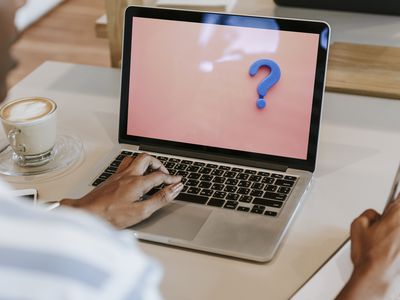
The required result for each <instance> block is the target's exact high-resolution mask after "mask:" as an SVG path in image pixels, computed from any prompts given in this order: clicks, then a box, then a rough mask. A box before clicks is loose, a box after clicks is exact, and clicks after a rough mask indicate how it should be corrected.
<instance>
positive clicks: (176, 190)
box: [172, 182, 183, 198]
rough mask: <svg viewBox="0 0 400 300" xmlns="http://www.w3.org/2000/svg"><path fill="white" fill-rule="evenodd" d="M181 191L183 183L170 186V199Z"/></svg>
mask: <svg viewBox="0 0 400 300" xmlns="http://www.w3.org/2000/svg"><path fill="white" fill-rule="evenodd" d="M182 189H183V183H182V182H179V183H177V184H175V185H173V186H172V197H174V198H175V197H176V196H178V194H179V193H180V192H181V191H182Z"/></svg>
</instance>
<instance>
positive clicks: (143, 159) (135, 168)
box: [127, 153, 169, 176]
mask: <svg viewBox="0 0 400 300" xmlns="http://www.w3.org/2000/svg"><path fill="white" fill-rule="evenodd" d="M148 169H152V170H160V171H161V172H163V173H165V174H169V172H168V170H167V169H166V168H165V166H164V165H163V164H162V162H161V161H159V160H158V159H157V158H155V157H153V156H151V155H148V154H146V153H141V154H139V155H138V157H137V158H136V159H135V160H134V162H133V163H132V164H131V165H130V167H129V168H128V169H127V171H129V172H130V174H131V175H134V176H140V175H143V174H144V173H145V172H146V171H147V170H148Z"/></svg>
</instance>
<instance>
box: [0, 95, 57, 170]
mask: <svg viewBox="0 0 400 300" xmlns="http://www.w3.org/2000/svg"><path fill="white" fill-rule="evenodd" d="M0 119H1V122H2V124H3V128H4V131H5V133H6V136H7V138H8V141H9V143H10V146H11V148H12V151H13V152H14V153H13V155H12V159H13V161H14V162H15V163H16V164H17V165H19V166H21V167H34V166H41V165H44V164H46V163H47V162H49V161H50V160H51V159H52V150H53V148H54V145H55V143H56V137H57V136H56V131H57V104H56V103H55V102H54V101H52V100H50V99H48V98H43V97H28V98H22V99H17V100H14V101H11V102H7V103H6V104H4V105H3V106H2V107H1V108H0Z"/></svg>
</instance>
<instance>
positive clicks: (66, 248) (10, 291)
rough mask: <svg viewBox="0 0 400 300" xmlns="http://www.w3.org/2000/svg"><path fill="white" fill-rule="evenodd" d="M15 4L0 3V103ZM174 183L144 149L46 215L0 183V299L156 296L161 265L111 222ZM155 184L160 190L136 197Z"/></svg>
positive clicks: (143, 207) (159, 202) (142, 207)
mask: <svg viewBox="0 0 400 300" xmlns="http://www.w3.org/2000/svg"><path fill="white" fill-rule="evenodd" d="M16 9H17V5H16V1H15V0H1V1H0V102H1V101H3V100H4V98H5V97H6V95H7V84H6V77H7V74H8V73H9V71H10V70H11V69H13V68H14V67H15V65H16V62H15V60H14V59H13V58H12V57H11V54H10V48H11V46H12V44H13V43H14V42H15V41H16V39H17V37H18V34H17V30H16V28H15V26H14V15H15V13H16ZM150 171H151V172H150ZM180 181H181V178H180V177H179V176H172V175H169V174H168V171H167V169H166V168H165V167H164V166H163V165H162V163H161V162H160V161H159V160H157V159H156V158H154V157H152V156H149V155H145V154H142V155H139V156H138V157H137V158H136V159H135V160H133V159H132V158H127V159H124V160H123V162H122V163H121V165H120V167H119V169H118V172H117V173H116V174H115V175H113V176H112V177H111V178H110V179H109V180H108V181H107V182H105V183H104V184H102V185H101V186H100V187H98V188H96V189H94V190H93V191H91V192H90V193H88V194H87V195H85V196H84V197H82V198H81V199H75V200H73V199H63V200H62V201H61V206H60V207H59V208H56V209H55V210H53V211H51V212H48V211H45V210H44V209H41V208H40V207H36V208H35V207H33V206H32V205H31V204H30V203H25V202H23V201H22V200H19V201H18V200H17V199H14V197H13V195H12V193H11V192H10V189H9V187H8V186H7V185H6V183H4V182H0V226H1V231H0V299H32V300H33V299H35V300H36V299H37V300H39V299H40V300H46V299H51V300H55V299H74V300H77V299H78V300H79V299H85V300H87V299H107V300H109V299H113V300H114V299H116V300H118V299H126V300H128V299H149V300H152V299H160V298H161V296H160V293H159V291H158V285H159V281H160V278H161V271H160V268H159V267H158V266H157V264H156V263H155V262H154V261H153V260H151V259H150V258H148V257H146V256H145V255H144V254H143V253H142V252H141V251H140V250H139V249H138V247H137V245H136V241H135V239H134V238H133V235H132V234H130V233H128V232H123V231H118V230H117V229H116V228H115V227H117V228H126V227H129V226H132V225H133V224H136V223H138V222H140V221H142V220H143V219H145V218H147V217H149V216H150V215H151V214H152V213H153V212H155V211H156V210H158V209H159V208H161V207H163V206H165V205H167V204H168V203H170V202H171V201H172V200H173V199H174V198H175V197H176V196H177V195H178V194H179V192H180V191H181V190H182V188H183V185H182V183H181V182H180ZM160 184H164V185H165V187H164V188H163V189H162V190H161V191H159V192H158V193H156V194H154V195H153V196H151V197H150V198H148V199H146V200H143V201H140V200H142V196H143V195H145V194H146V193H147V192H148V191H149V190H151V189H152V188H153V187H155V186H158V185H160ZM76 208H78V209H76ZM95 216H97V217H95ZM98 217H101V218H102V219H104V220H107V221H108V222H106V221H104V220H101V219H100V218H98ZM112 225H113V226H112Z"/></svg>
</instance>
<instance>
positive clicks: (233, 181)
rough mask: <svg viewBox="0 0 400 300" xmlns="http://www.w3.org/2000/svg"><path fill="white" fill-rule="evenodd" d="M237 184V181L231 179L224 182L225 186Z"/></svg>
mask: <svg viewBox="0 0 400 300" xmlns="http://www.w3.org/2000/svg"><path fill="white" fill-rule="evenodd" d="M238 182H239V180H237V179H232V178H229V179H228V180H227V181H225V184H229V185H237V184H238Z"/></svg>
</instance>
